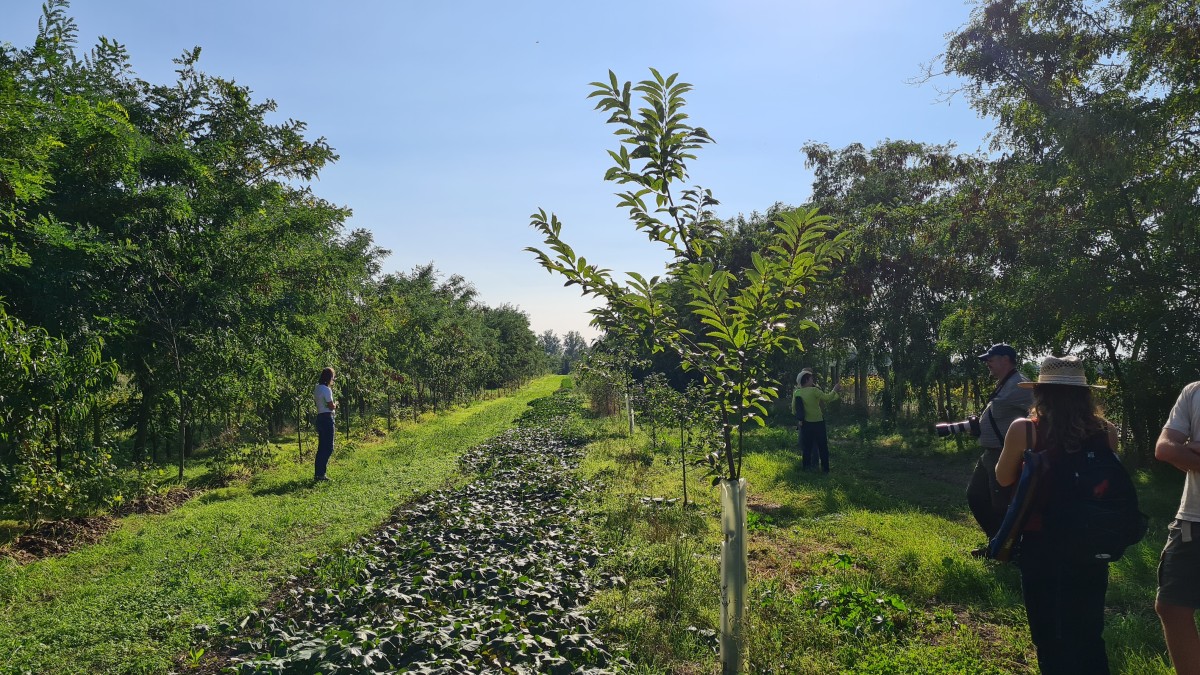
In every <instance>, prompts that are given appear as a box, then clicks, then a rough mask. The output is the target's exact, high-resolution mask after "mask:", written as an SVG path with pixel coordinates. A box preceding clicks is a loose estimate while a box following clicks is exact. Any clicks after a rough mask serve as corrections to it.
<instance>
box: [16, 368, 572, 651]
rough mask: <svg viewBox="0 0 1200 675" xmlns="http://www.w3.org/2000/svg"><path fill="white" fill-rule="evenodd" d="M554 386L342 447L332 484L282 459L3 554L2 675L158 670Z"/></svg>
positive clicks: (442, 471) (436, 475)
mask: <svg viewBox="0 0 1200 675" xmlns="http://www.w3.org/2000/svg"><path fill="white" fill-rule="evenodd" d="M561 380H562V378H561V377H548V378H543V379H540V380H537V381H535V383H534V384H532V385H530V386H529V387H526V388H524V389H522V390H520V391H519V392H516V393H514V394H513V395H511V396H509V397H505V398H500V399H495V400H490V401H487V402H482V403H477V404H474V405H472V406H469V407H466V408H461V409H455V410H451V411H447V412H445V413H442V414H441V415H439V416H438V417H436V418H434V419H429V420H425V421H423V422H421V423H420V424H406V425H403V426H401V427H399V429H398V433H397V435H396V436H394V437H391V438H389V439H386V440H382V439H381V440H379V441H376V442H367V441H365V440H363V441H360V442H359V443H358V447H357V448H355V449H354V450H353V451H352V452H349V453H345V452H343V450H341V449H339V450H337V451H335V454H334V459H333V463H332V465H331V469H330V474H331V476H332V477H333V481H332V482H330V483H328V484H322V485H320V486H314V485H313V484H312V482H311V476H312V465H311V462H306V463H293V462H280V463H279V464H278V465H277V466H275V467H274V468H272V469H269V470H267V471H265V472H263V473H261V474H258V475H257V476H255V477H254V478H253V479H251V480H250V481H248V482H246V483H242V484H237V485H232V486H230V487H225V488H218V489H212V490H209V491H207V492H206V493H205V494H204V495H202V496H200V497H198V498H196V499H193V500H191V501H189V502H187V503H185V504H184V505H182V506H180V507H179V508H176V509H174V510H172V511H170V512H169V513H165V514H141V515H132V516H129V517H127V518H123V519H121V520H120V522H119V523H118V527H117V528H116V529H114V530H113V531H111V532H109V533H108V534H107V535H106V536H105V537H104V539H103V540H102V541H100V542H99V543H97V544H95V545H92V546H87V547H84V548H81V549H79V550H76V551H74V552H72V553H70V554H68V555H65V556H61V557H54V558H48V559H44V560H40V561H37V562H33V563H30V564H26V565H22V564H19V563H17V562H16V561H14V560H12V559H9V558H0V671H2V672H17V673H20V672H32V673H161V672H166V671H167V670H169V669H171V668H172V667H173V664H174V663H175V660H176V658H177V657H179V656H180V655H186V654H187V653H188V651H189V649H197V650H198V649H200V648H201V647H203V644H202V642H203V638H202V636H201V635H199V634H198V633H197V632H196V627H197V626H205V625H207V626H216V625H218V624H219V622H221V621H228V620H231V619H233V618H235V617H240V616H245V614H246V612H248V611H250V610H252V609H254V608H256V607H259V606H261V605H263V604H264V603H265V602H266V601H267V599H268V597H270V594H271V593H272V592H273V591H274V590H275V589H277V588H278V587H279V586H281V585H282V584H283V582H284V581H285V580H286V579H287V577H288V576H289V575H295V574H299V573H301V572H302V571H303V570H307V569H311V568H312V566H313V565H314V564H315V563H316V561H317V560H318V559H319V558H320V557H321V556H323V555H325V554H327V553H328V552H329V551H335V550H338V549H340V548H343V547H345V546H347V545H349V544H351V543H352V542H353V541H355V540H356V539H357V538H358V537H359V536H361V535H363V534H365V533H367V532H371V531H373V530H375V529H377V528H378V527H379V526H380V525H381V524H382V523H383V522H385V521H386V520H387V519H388V517H389V515H390V514H391V513H392V511H393V510H394V509H395V508H396V507H397V505H398V504H403V503H406V502H408V501H409V500H412V499H413V498H415V497H416V496H419V495H421V494H425V493H427V492H430V491H432V490H435V489H438V488H439V487H443V486H445V485H447V484H449V483H452V482H454V481H456V480H458V476H459V467H458V461H457V460H458V457H459V455H460V454H461V453H462V452H463V451H465V449H467V448H470V447H472V446H474V445H476V444H478V443H480V442H482V441H484V440H485V439H487V438H489V437H491V436H493V435H495V434H496V433H499V432H500V431H502V430H504V429H506V428H508V427H509V426H510V425H511V423H512V420H513V419H514V418H516V417H517V416H518V415H519V414H521V412H522V411H524V410H525V408H526V403H527V402H528V401H530V400H532V399H534V398H539V397H542V396H545V395H547V394H549V393H551V392H553V391H555V390H556V389H557V388H558V387H559V385H560V382H561ZM339 442H341V439H339ZM293 449H294V446H293ZM200 471H201V472H202V471H203V469H202V468H201V469H200ZM198 642H199V643H201V644H198ZM194 653H197V654H198V656H197V657H196V658H197V661H198V662H199V663H203V662H204V661H205V660H206V658H208V657H206V656H205V655H204V654H202V653H199V652H194ZM184 660H186V656H185V657H184Z"/></svg>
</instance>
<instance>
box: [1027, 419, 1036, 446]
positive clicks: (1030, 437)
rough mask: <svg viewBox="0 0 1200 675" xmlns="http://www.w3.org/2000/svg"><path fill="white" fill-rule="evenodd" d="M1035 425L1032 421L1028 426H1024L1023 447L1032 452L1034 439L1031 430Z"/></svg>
mask: <svg viewBox="0 0 1200 675" xmlns="http://www.w3.org/2000/svg"><path fill="white" fill-rule="evenodd" d="M1036 424H1037V423H1036V422H1034V421H1033V420H1029V424H1026V425H1025V447H1027V448H1029V449H1030V450H1033V449H1034V448H1035V447H1036V444H1035V442H1034V441H1035V440H1036V437H1035V436H1034V433H1033V428H1034V426H1035V425H1036Z"/></svg>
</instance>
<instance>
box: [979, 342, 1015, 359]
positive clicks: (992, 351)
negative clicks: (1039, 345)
mask: <svg viewBox="0 0 1200 675" xmlns="http://www.w3.org/2000/svg"><path fill="white" fill-rule="evenodd" d="M993 356H1007V357H1008V358H1010V359H1012V360H1013V363H1016V362H1017V350H1015V349H1013V348H1012V346H1011V345H1006V344H1004V343H1003V342H1001V343H1000V344H995V345H992V346H991V347H988V350H987V351H986V352H984V353H982V354H980V355H979V360H980V361H987V360H988V359H990V358H992V357H993Z"/></svg>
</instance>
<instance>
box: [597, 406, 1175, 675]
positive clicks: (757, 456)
mask: <svg viewBox="0 0 1200 675" xmlns="http://www.w3.org/2000/svg"><path fill="white" fill-rule="evenodd" d="M601 428H602V431H601V433H602V435H603V436H604V440H601V441H598V442H596V443H594V444H593V445H592V446H591V448H590V451H589V456H588V458H587V460H586V461H585V463H584V465H583V467H582V470H583V471H584V473H585V474H587V475H589V476H591V477H593V478H596V479H600V480H603V481H604V482H605V483H606V484H607V485H608V486H609V491H608V496H607V497H606V499H605V501H604V503H603V504H602V505H601V506H600V512H601V518H598V519H597V522H598V523H600V527H601V530H602V532H603V533H604V537H605V538H606V540H607V541H608V542H609V543H610V545H612V546H613V547H614V549H616V551H617V553H616V555H614V556H612V557H610V558H609V559H608V562H607V563H606V564H607V565H609V566H610V567H611V568H612V569H613V570H614V571H615V572H616V573H618V574H621V575H622V576H624V577H625V578H626V580H627V582H628V583H627V584H626V586H625V587H623V588H618V589H610V590H606V591H604V592H603V593H602V594H600V595H599V596H598V597H597V599H596V600H595V601H594V602H593V606H594V608H596V609H597V610H598V611H599V612H600V617H601V622H602V625H603V626H604V627H605V629H606V630H607V631H609V632H610V633H612V637H611V638H610V641H613V642H616V641H623V642H624V643H625V644H627V645H628V648H629V650H630V655H631V657H632V658H633V659H634V660H635V661H636V662H637V663H638V664H639V667H640V669H641V671H642V672H647V673H657V672H664V673H665V672H671V673H676V672H688V673H690V672H714V671H715V670H716V669H717V666H718V664H717V658H716V654H715V651H714V645H715V643H714V641H713V640H712V639H711V638H710V637H708V633H711V631H712V630H713V629H715V628H716V627H717V626H718V625H719V605H718V588H719V579H718V554H719V550H720V533H719V515H720V507H719V504H718V502H717V494H716V493H717V491H716V489H715V488H712V487H709V485H708V482H707V481H701V480H700V478H699V474H700V472H699V471H697V472H696V477H695V478H693V480H691V481H689V486H688V492H689V496H690V497H691V498H692V499H693V500H694V501H695V507H694V508H692V509H689V510H686V511H685V510H683V509H682V508H681V507H680V506H679V505H678V504H677V505H675V506H661V505H652V504H646V503H643V502H642V501H641V500H640V498H641V497H647V496H648V497H679V496H680V494H681V485H680V482H681V479H680V467H679V461H678V459H677V455H676V454H674V453H670V452H658V453H652V452H648V451H645V450H644V449H643V448H645V447H646V445H647V438H646V437H645V435H644V434H640V433H639V434H638V435H636V436H635V437H634V438H633V439H627V438H624V437H622V435H621V434H620V431H619V424H618V423H617V422H604V423H602V424H601ZM831 435H832V436H833V438H832V439H831V467H832V473H831V474H830V475H823V474H820V473H811V472H803V471H801V470H800V467H799V453H798V451H797V450H796V449H795V446H796V434H795V429H794V428H783V427H768V428H765V429H760V430H757V431H755V432H753V433H752V434H749V435H748V436H747V437H746V439H745V448H746V457H745V462H744V465H743V475H744V477H745V478H746V479H747V482H748V483H749V495H750V497H749V506H750V514H751V515H750V516H749V517H748V525H749V529H750V535H749V558H750V567H751V574H750V579H751V580H750V588H749V601H748V613H749V625H748V629H747V635H748V649H747V658H748V665H749V668H750V670H751V671H753V672H764V673H765V672H775V673H813V674H816V673H831V672H838V673H908V672H913V673H916V672H920V673H1035V672H1037V668H1036V661H1035V658H1034V653H1033V648H1032V644H1031V643H1030V641H1029V632H1028V628H1027V626H1026V623H1025V613H1024V608H1023V606H1022V604H1021V597H1020V576H1019V574H1018V573H1017V570H1016V569H1015V567H1013V566H1011V565H1002V564H997V563H994V562H990V561H983V560H979V559H975V558H972V557H971V556H970V555H969V554H968V552H969V551H970V550H971V549H972V548H974V547H975V546H977V545H980V544H982V543H983V542H984V537H983V535H982V533H981V532H980V531H979V529H978V527H977V526H976V525H975V522H974V520H973V519H972V518H971V516H970V512H969V511H968V509H967V507H966V503H965V496H964V490H965V486H966V484H967V481H968V479H969V477H970V474H971V470H972V468H973V467H974V464H975V460H976V459H977V456H978V453H977V451H975V450H974V449H972V446H971V445H969V444H968V445H967V447H966V449H965V450H963V449H960V448H959V447H958V445H957V444H955V443H954V442H952V441H950V442H945V441H937V440H932V439H930V437H929V436H927V435H925V434H924V433H923V432H920V431H918V430H913V431H905V432H900V433H895V432H889V433H887V434H883V433H880V432H878V431H877V430H875V429H872V428H862V427H860V426H857V425H838V424H837V423H836V422H835V423H833V424H832V425H831ZM676 452H677V451H676ZM1175 473H1177V472H1174V473H1173V472H1170V471H1158V470H1155V471H1153V472H1148V471H1143V472H1139V473H1138V476H1137V479H1138V480H1139V481H1140V483H1141V486H1140V493H1141V494H1142V495H1143V510H1144V511H1146V512H1147V513H1149V514H1150V515H1151V518H1152V525H1151V533H1150V534H1149V535H1148V536H1147V538H1146V540H1145V541H1143V542H1142V543H1141V544H1139V545H1138V546H1137V547H1136V548H1134V549H1132V550H1131V551H1129V552H1127V554H1126V556H1125V557H1124V558H1123V559H1122V560H1121V561H1119V562H1117V563H1116V564H1114V565H1113V566H1112V570H1111V581H1110V586H1109V593H1108V607H1109V614H1108V617H1107V620H1106V631H1105V638H1106V640H1107V642H1108V645H1109V654H1110V657H1111V659H1112V666H1113V672H1114V673H1123V674H1127V675H1159V674H1166V673H1169V672H1171V671H1170V667H1169V665H1168V663H1167V661H1166V649H1165V646H1164V644H1163V639H1162V633H1161V630H1160V629H1159V626H1158V621H1157V617H1156V616H1155V614H1154V611H1153V600H1154V593H1155V587H1156V580H1155V569H1156V565H1157V559H1158V551H1159V549H1160V548H1161V546H1162V544H1163V541H1164V537H1163V536H1162V535H1163V533H1164V530H1165V525H1166V523H1167V522H1168V521H1169V520H1170V518H1171V517H1172V516H1173V514H1174V511H1175V508H1176V507H1177V505H1178V498H1179V494H1180V487H1181V480H1180V478H1179V476H1177V475H1175ZM681 554H686V555H687V556H690V558H691V560H690V561H686V562H683V561H681V560H680V556H681ZM901 607H902V608H903V609H899V608H901ZM877 616H878V617H879V619H875V617H877Z"/></svg>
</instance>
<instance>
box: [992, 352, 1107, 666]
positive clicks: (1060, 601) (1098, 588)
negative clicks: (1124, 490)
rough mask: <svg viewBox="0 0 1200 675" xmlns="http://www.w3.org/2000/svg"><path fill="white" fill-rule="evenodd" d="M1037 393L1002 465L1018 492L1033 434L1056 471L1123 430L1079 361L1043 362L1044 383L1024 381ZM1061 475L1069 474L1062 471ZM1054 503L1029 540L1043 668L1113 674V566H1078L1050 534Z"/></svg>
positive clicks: (1024, 549)
mask: <svg viewBox="0 0 1200 675" xmlns="http://www.w3.org/2000/svg"><path fill="white" fill-rule="evenodd" d="M1018 386H1020V387H1021V388H1023V389H1033V409H1032V410H1031V416H1030V417H1029V418H1020V419H1017V420H1016V421H1014V422H1013V423H1012V426H1011V427H1010V428H1009V430H1008V432H1007V434H1006V435H1005V439H1004V449H1003V450H1002V451H1001V453H1000V460H999V461H998V462H997V463H996V480H997V481H998V482H999V483H1000V484H1001V485H1013V484H1015V483H1016V482H1017V479H1018V477H1019V476H1020V473H1021V464H1022V462H1023V460H1024V454H1025V450H1026V444H1027V440H1026V439H1027V438H1028V434H1027V433H1026V432H1027V431H1028V426H1029V425H1032V427H1033V437H1034V438H1035V439H1036V440H1035V442H1034V449H1035V450H1037V451H1038V452H1040V453H1046V456H1048V457H1049V458H1050V466H1051V467H1054V466H1056V465H1060V466H1063V465H1066V464H1067V462H1065V461H1056V459H1055V458H1056V457H1063V456H1064V453H1076V452H1085V451H1086V452H1101V451H1115V450H1116V448H1117V430H1116V427H1114V426H1113V425H1112V424H1110V423H1109V422H1108V421H1106V420H1105V419H1104V418H1103V417H1101V416H1100V413H1099V411H1098V410H1097V408H1096V404H1095V402H1094V401H1093V400H1092V389H1094V388H1103V387H1101V386H1099V385H1093V384H1088V381H1087V375H1086V373H1085V372H1084V368H1083V363H1082V362H1081V361H1080V360H1079V358H1077V357H1075V356H1066V357H1058V356H1048V357H1046V358H1045V359H1043V360H1042V363H1041V369H1040V372H1039V373H1038V379H1037V382H1021V383H1020V384H1019V385H1018ZM1060 473H1061V472H1060ZM1054 506H1055V502H1054V501H1053V495H1052V494H1051V495H1050V500H1049V501H1047V502H1046V503H1045V504H1043V505H1041V506H1040V507H1036V508H1035V510H1034V511H1033V515H1032V516H1031V517H1030V518H1029V520H1028V521H1027V523H1026V525H1025V528H1024V530H1023V531H1022V533H1021V544H1020V558H1019V559H1018V561H1017V565H1018V567H1019V568H1020V570H1021V595H1022V597H1023V599H1024V601H1025V615H1026V617H1027V618H1028V620H1029V636H1030V638H1031V639H1032V640H1033V644H1034V646H1035V647H1036V648H1037V659H1038V668H1039V669H1040V670H1041V672H1042V673H1043V674H1044V675H1053V674H1056V673H1072V674H1074V673H1087V674H1088V675H1092V674H1094V673H1108V672H1109V669H1108V655H1107V653H1106V652H1105V646H1104V638H1103V633H1104V595H1105V593H1106V592H1107V590H1108V563H1107V562H1103V561H1097V560H1092V561H1089V562H1077V561H1076V559H1075V558H1073V557H1070V556H1069V555H1068V552H1066V551H1064V550H1063V549H1062V547H1061V546H1058V545H1057V544H1058V542H1056V541H1055V540H1054V539H1053V538H1052V537H1048V536H1045V535H1044V532H1043V531H1042V525H1043V521H1042V517H1043V515H1045V514H1046V513H1048V512H1049V511H1048V510H1049V509H1053V508H1054Z"/></svg>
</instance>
